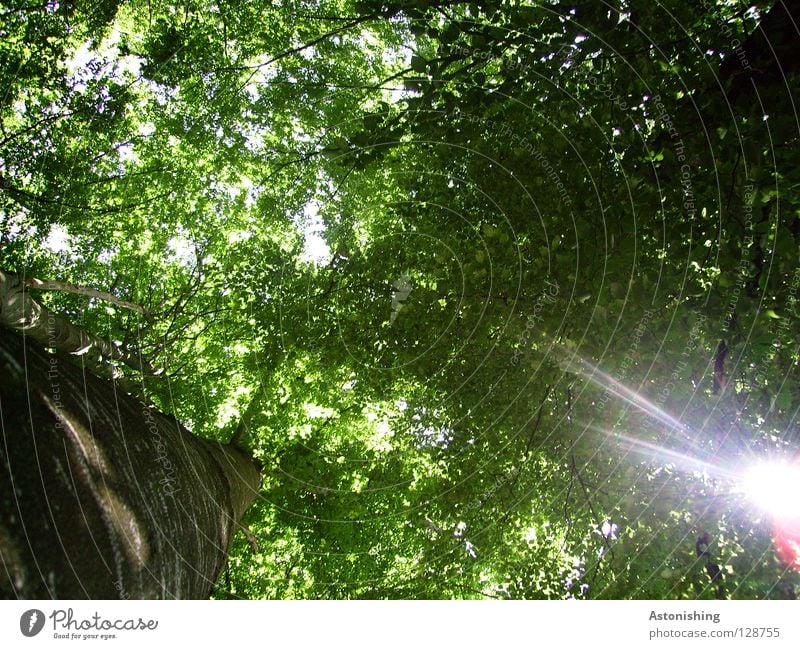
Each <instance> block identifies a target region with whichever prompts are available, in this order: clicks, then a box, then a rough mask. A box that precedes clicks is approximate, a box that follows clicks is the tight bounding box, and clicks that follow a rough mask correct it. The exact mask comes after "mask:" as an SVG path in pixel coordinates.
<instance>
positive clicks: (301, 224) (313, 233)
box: [295, 201, 331, 264]
mask: <svg viewBox="0 0 800 649" xmlns="http://www.w3.org/2000/svg"><path fill="white" fill-rule="evenodd" d="M295 224H296V225H297V227H298V228H299V229H300V231H301V232H302V233H303V238H304V240H305V245H304V247H303V254H302V255H301V259H302V260H303V261H305V262H311V263H315V264H326V263H328V262H329V261H330V259H331V250H330V248H329V247H328V244H327V243H326V242H325V239H324V238H323V236H324V234H325V224H324V223H323V222H322V218H321V217H320V216H319V205H318V204H317V203H316V202H315V201H311V202H309V203H306V205H304V206H303V214H302V216H301V217H298V218H296V219H295Z"/></svg>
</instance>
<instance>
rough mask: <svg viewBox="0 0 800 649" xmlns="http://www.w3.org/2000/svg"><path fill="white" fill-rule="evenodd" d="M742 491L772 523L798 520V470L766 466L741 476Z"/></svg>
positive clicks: (784, 465)
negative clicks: (772, 519) (771, 519)
mask: <svg viewBox="0 0 800 649" xmlns="http://www.w3.org/2000/svg"><path fill="white" fill-rule="evenodd" d="M742 491H743V492H744V494H745V496H746V497H747V498H748V499H749V500H750V501H751V502H752V503H753V504H754V505H756V507H758V508H759V509H761V510H762V511H764V512H765V513H767V514H769V515H770V516H771V517H773V518H775V519H781V520H786V519H794V518H800V466H798V465H797V464H789V463H787V462H765V463H763V464H756V465H754V466H752V467H751V468H750V469H748V470H747V472H746V473H745V474H744V478H743V480H742Z"/></svg>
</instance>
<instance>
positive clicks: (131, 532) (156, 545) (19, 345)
mask: <svg viewBox="0 0 800 649" xmlns="http://www.w3.org/2000/svg"><path fill="white" fill-rule="evenodd" d="M0 376H2V381H0V433H2V443H1V444H0V564H1V565H0V597H4V598H37V599H38V598H103V599H106V598H110V599H112V598H113V599H116V598H123V599H127V598H204V597H207V596H208V595H209V594H210V592H211V589H212V588H213V586H214V584H215V583H216V581H217V578H218V576H219V574H220V572H221V570H222V568H223V567H224V564H225V561H226V557H227V553H228V550H229V547H230V543H231V539H232V537H233V535H234V533H235V531H236V529H237V522H238V521H239V520H240V519H241V517H242V515H243V514H244V512H245V510H246V509H247V507H248V506H249V505H250V503H251V502H252V501H253V499H254V498H255V496H256V494H257V491H258V489H259V486H260V481H261V476H260V474H259V472H258V470H257V469H256V466H255V465H254V463H253V461H252V459H251V458H249V457H247V456H246V455H245V454H244V453H242V452H241V451H240V450H238V449H236V448H233V447H230V446H226V445H222V444H219V443H216V442H211V441H208V440H204V439H201V438H199V437H195V436H194V435H192V434H191V433H190V432H189V431H187V430H186V429H185V428H184V427H183V426H181V425H180V424H179V423H178V422H177V421H175V420H174V419H173V418H170V417H168V416H166V415H164V414H162V413H160V412H158V411H157V410H154V409H152V408H150V407H148V406H147V405H145V404H143V403H141V402H140V401H138V400H137V399H135V398H134V397H132V396H130V395H128V394H124V393H122V392H120V391H118V389H117V386H116V385H115V384H114V383H112V382H110V381H105V380H102V379H100V378H98V377H97V376H94V375H92V374H86V373H84V372H83V371H82V370H81V369H80V368H78V367H76V366H74V365H73V364H72V363H70V362H69V361H68V360H66V359H65V358H63V357H61V356H54V355H49V354H47V353H46V352H45V351H43V350H42V349H41V348H40V347H39V346H38V345H35V344H32V343H31V342H29V341H25V340H23V338H22V337H20V336H18V335H17V334H14V333H11V332H8V331H7V330H4V329H2V328H0Z"/></svg>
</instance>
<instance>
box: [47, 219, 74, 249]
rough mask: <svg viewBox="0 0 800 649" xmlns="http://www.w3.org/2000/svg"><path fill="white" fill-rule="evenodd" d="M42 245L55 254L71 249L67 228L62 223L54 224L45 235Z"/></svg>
mask: <svg viewBox="0 0 800 649" xmlns="http://www.w3.org/2000/svg"><path fill="white" fill-rule="evenodd" d="M44 247H45V248H47V249H48V250H49V251H50V252H53V253H56V254H58V253H59V252H69V251H70V250H72V244H71V243H70V240H69V232H67V228H65V227H64V226H63V225H54V226H53V227H52V228H50V234H48V235H47V239H45V241H44Z"/></svg>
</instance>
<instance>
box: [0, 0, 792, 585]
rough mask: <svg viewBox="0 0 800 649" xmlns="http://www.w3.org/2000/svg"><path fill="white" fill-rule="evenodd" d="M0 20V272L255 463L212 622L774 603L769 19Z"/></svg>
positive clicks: (776, 264) (786, 262) (775, 90)
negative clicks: (650, 603)
mask: <svg viewBox="0 0 800 649" xmlns="http://www.w3.org/2000/svg"><path fill="white" fill-rule="evenodd" d="M0 16H2V19H1V20H0V36H2V38H0V89H2V92H1V93H0V129H1V130H0V250H2V257H1V258H0V270H5V271H8V272H11V273H15V274H17V275H19V276H24V277H27V278H38V279H41V280H54V281H57V282H60V283H61V284H60V285H59V286H56V285H52V286H48V285H46V284H44V285H42V284H38V285H37V283H36V282H33V281H31V282H29V289H30V290H31V291H34V292H36V291H39V293H38V295H37V298H38V299H40V301H41V303H42V304H44V305H46V306H47V308H48V309H49V310H50V311H51V312H56V313H59V314H61V315H62V316H64V317H65V318H68V319H69V320H70V321H71V322H73V323H75V324H77V325H79V326H80V327H81V328H83V329H84V330H85V331H88V332H91V333H92V334H94V335H95V336H97V337H100V338H102V339H104V340H106V341H108V342H109V343H110V345H113V346H115V347H117V348H119V349H121V350H123V349H124V350H125V354H128V355H130V357H133V358H138V359H144V360H145V361H146V365H147V368H149V370H148V371H141V370H142V369H143V368H142V367H139V368H135V367H131V366H130V364H125V363H123V362H121V361H120V359H119V358H117V357H115V354H106V356H108V357H109V358H108V359H107V361H106V362H107V363H110V364H112V365H115V366H118V367H116V369H115V372H116V373H117V375H118V376H120V377H124V378H125V379H126V380H127V381H129V382H130V383H131V384H132V385H135V386H136V389H137V390H139V391H140V392H141V393H142V394H144V395H146V397H147V398H148V399H150V400H151V401H153V402H154V403H156V404H158V406H159V407H160V408H161V409H162V410H164V411H165V412H169V413H171V414H173V415H174V416H175V417H176V418H177V419H178V420H179V421H181V422H182V423H184V424H185V425H186V426H187V427H188V428H189V429H191V430H192V431H193V432H194V433H195V434H197V435H199V436H201V437H204V438H207V439H211V440H218V441H223V442H227V441H229V440H231V439H236V440H237V441H238V442H240V443H241V444H242V445H243V446H245V447H246V448H247V449H248V450H249V451H251V452H252V454H253V455H254V456H255V457H256V458H257V460H258V461H259V462H260V463H261V464H262V465H263V467H264V483H263V486H262V488H261V492H260V494H259V498H258V500H257V502H256V503H255V504H254V505H253V506H252V507H251V509H250V510H249V511H248V513H247V514H246V517H245V518H246V522H247V524H248V526H249V530H250V532H251V536H252V538H251V539H248V538H247V537H246V536H245V535H243V534H239V535H237V537H236V539H235V541H234V544H233V548H232V552H231V555H230V557H229V560H228V566H227V568H226V570H225V572H224V575H223V578H222V579H221V581H220V583H219V584H218V586H217V588H216V589H215V591H214V597H217V598H500V599H507V598H556V599H558V598H654V599H660V598H670V599H673V598H674V599H677V598H716V597H719V598H787V597H794V596H795V592H796V589H797V588H798V584H799V581H798V576H797V573H796V569H798V568H800V551H797V544H798V543H800V540H798V536H794V537H793V536H792V535H791V534H789V535H788V537H787V535H786V534H783V533H782V532H781V530H780V529H779V527H776V525H777V523H776V521H775V518H774V515H771V514H770V513H769V512H767V511H765V510H764V508H762V507H759V506H758V505H757V503H754V502H753V498H751V496H752V494H751V493H749V492H748V491H747V489H746V488H745V487H744V486H743V485H746V484H747V480H746V479H745V477H744V476H745V474H746V472H747V468H748V467H749V466H750V465H757V464H758V463H759V462H762V461H767V460H770V461H777V460H781V459H783V460H785V461H786V462H791V461H792V459H793V457H794V456H795V455H796V453H797V450H798V445H800V436H799V435H798V424H797V422H796V415H797V412H798V408H800V375H799V374H798V363H800V357H799V356H798V353H799V349H798V333H800V314H799V313H798V287H800V266H799V265H798V240H800V193H798V192H797V187H798V184H800V164H798V162H800V161H799V160H798V154H797V151H798V133H799V131H800V121H798V116H797V112H796V105H797V99H798V93H797V88H798V74H799V73H800V70H798V65H800V60H798V58H797V56H796V55H794V56H793V52H794V50H795V49H796V47H797V45H798V42H800V40H799V39H798V33H797V29H796V25H797V24H800V22H798V21H800V12H798V3H797V2H796V1H795V0H792V1H782V0H777V2H775V1H769V2H765V1H761V0H754V1H753V2H747V3H744V2H741V1H739V0H730V1H727V0H725V1H722V0H719V1H717V2H714V1H713V0H704V1H703V2H697V3H690V2H684V1H680V0H668V1H665V2H660V3H648V2H643V1H641V0H602V1H598V0H586V1H582V0H581V1H576V2H561V1H559V0H541V1H539V0H535V1H523V0H489V1H485V2H483V1H476V2H464V1H462V0H447V1H445V2H429V1H428V0H414V1H410V2H395V1H394V0H392V1H388V2H387V1H376V0H355V1H353V0H315V1H314V2H307V1H306V2H301V1H300V0H284V1H282V2H275V3H272V2H269V3H268V2H260V1H258V2H239V1H229V0H220V1H218V2H214V3H207V2H202V1H195V0H186V1H185V2H183V3H182V4H180V5H176V4H174V3H165V2H160V1H159V0H148V1H147V2H144V1H142V0H132V1H131V2H125V3H122V2H117V1H114V0H110V1H107V0H95V1H94V2H91V3H73V2H44V3H42V2H27V1H20V2H2V3H0ZM793 21H794V22H793ZM64 284H69V285H71V286H78V287H92V288H94V289H95V293H94V294H92V293H87V292H86V291H64V290H45V289H47V288H51V289H58V288H63V287H64ZM100 292H102V293H100ZM106 294H108V295H113V296H116V301H110V300H108V299H105V297H107V296H108V295H106ZM132 305H136V306H137V307H139V308H128V307H129V306H132ZM120 357H121V356H120ZM784 488H785V489H789V488H790V487H789V486H788V485H784ZM795 516H797V513H796V512H795ZM253 538H254V539H255V540H256V541H257V543H253V542H251V541H252V540H253ZM793 543H794V544H795V545H792V544H793Z"/></svg>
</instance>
